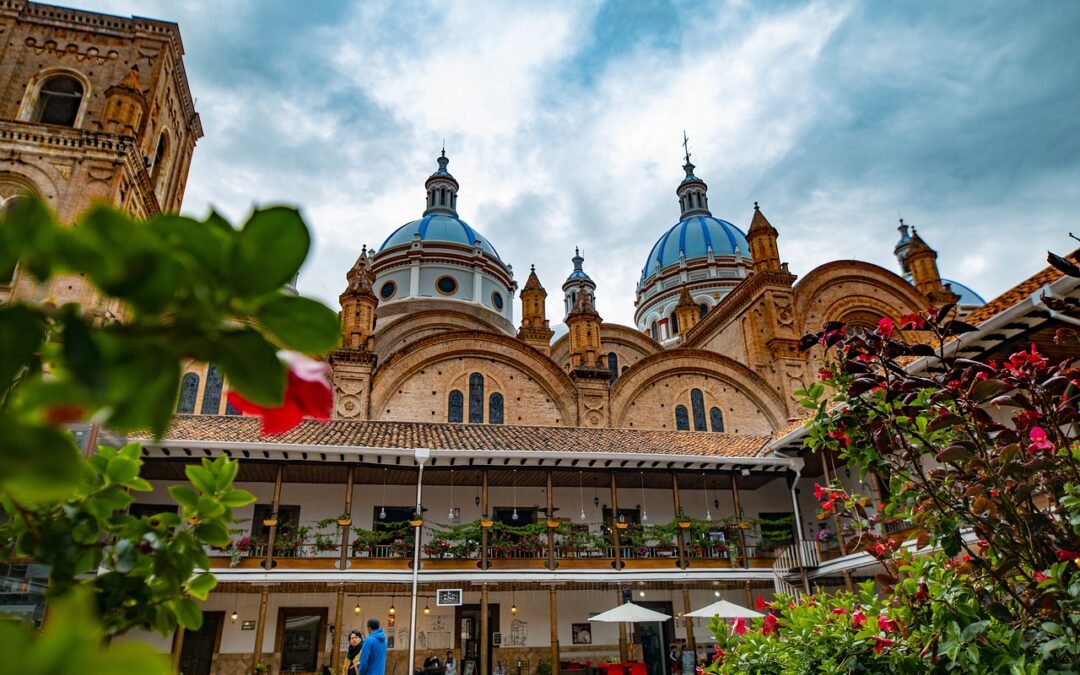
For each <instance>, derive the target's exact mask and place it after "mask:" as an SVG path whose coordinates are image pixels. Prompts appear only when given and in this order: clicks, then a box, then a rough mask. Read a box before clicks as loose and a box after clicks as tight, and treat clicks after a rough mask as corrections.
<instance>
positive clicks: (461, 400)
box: [446, 389, 465, 423]
mask: <svg viewBox="0 0 1080 675" xmlns="http://www.w3.org/2000/svg"><path fill="white" fill-rule="evenodd" d="M446 408H447V413H446V421H447V422H457V423H461V422H464V421H465V396H464V395H463V394H462V393H461V392H460V391H458V390H457V389H455V390H454V391H452V392H450V400H449V401H448V402H447V406H446Z"/></svg>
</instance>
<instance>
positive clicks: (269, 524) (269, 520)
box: [263, 518, 277, 527]
mask: <svg viewBox="0 0 1080 675" xmlns="http://www.w3.org/2000/svg"><path fill="white" fill-rule="evenodd" d="M263 525H265V526H266V527H273V526H275V525H277V518H263Z"/></svg>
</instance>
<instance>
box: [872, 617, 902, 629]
mask: <svg viewBox="0 0 1080 675" xmlns="http://www.w3.org/2000/svg"><path fill="white" fill-rule="evenodd" d="M877 625H878V630H883V631H885V632H886V633H899V632H900V626H899V625H897V623H896V622H895V621H893V620H892V619H890V618H889V617H887V616H885V615H884V614H879V615H878V618H877Z"/></svg>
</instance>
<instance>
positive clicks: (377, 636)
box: [357, 617, 386, 675]
mask: <svg viewBox="0 0 1080 675" xmlns="http://www.w3.org/2000/svg"><path fill="white" fill-rule="evenodd" d="M367 629H368V636H367V639H366V640H364V644H363V647H362V648H361V649H360V662H359V663H358V664H357V675H386V633H383V630H382V628H380V627H379V620H378V619H376V618H374V617H372V618H370V619H368V620H367Z"/></svg>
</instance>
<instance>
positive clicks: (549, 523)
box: [547, 520, 561, 530]
mask: <svg viewBox="0 0 1080 675" xmlns="http://www.w3.org/2000/svg"><path fill="white" fill-rule="evenodd" d="M560 524H561V523H559V521H557V520H549V521H547V526H548V527H550V528H551V529H553V530H554V529H555V528H556V527H558V526H559V525H560Z"/></svg>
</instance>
